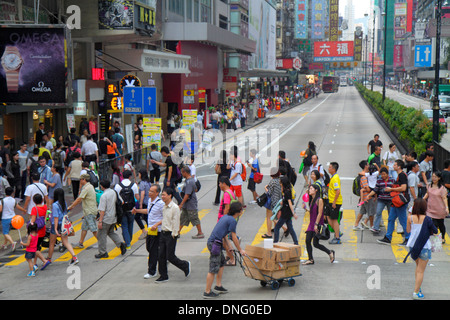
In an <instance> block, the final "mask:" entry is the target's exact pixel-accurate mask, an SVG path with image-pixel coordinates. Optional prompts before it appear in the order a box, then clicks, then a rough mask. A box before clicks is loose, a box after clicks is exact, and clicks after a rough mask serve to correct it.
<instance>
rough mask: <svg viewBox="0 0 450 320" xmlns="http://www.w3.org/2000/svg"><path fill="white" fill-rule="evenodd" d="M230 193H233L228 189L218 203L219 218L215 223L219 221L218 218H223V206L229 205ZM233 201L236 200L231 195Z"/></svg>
mask: <svg viewBox="0 0 450 320" xmlns="http://www.w3.org/2000/svg"><path fill="white" fill-rule="evenodd" d="M230 193H231V194H233V191H231V189H228V190H227V191H225V192H224V194H223V197H222V200H221V201H220V206H219V217H218V219H217V221H219V220H220V218H222V217H223V214H224V210H225V205H227V204H230V203H231V196H230ZM233 197H234V198H233V199H235V198H236V196H235V195H234V194H233Z"/></svg>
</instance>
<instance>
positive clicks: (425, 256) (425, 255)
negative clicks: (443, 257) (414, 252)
mask: <svg viewBox="0 0 450 320" xmlns="http://www.w3.org/2000/svg"><path fill="white" fill-rule="evenodd" d="M409 251H411V248H410V250H409ZM419 259H421V260H424V261H428V260H431V249H425V248H423V249H422V251H421V252H420V255H419Z"/></svg>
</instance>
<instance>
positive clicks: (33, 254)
mask: <svg viewBox="0 0 450 320" xmlns="http://www.w3.org/2000/svg"><path fill="white" fill-rule="evenodd" d="M35 257H36V252H28V251H27V252H25V259H27V260H31V259H34V258H35Z"/></svg>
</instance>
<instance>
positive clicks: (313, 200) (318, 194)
mask: <svg viewBox="0 0 450 320" xmlns="http://www.w3.org/2000/svg"><path fill="white" fill-rule="evenodd" d="M311 187H313V188H314V189H316V191H317V192H316V196H315V197H314V199H313V198H312V197H309V207H310V208H311V207H312V205H313V204H314V203H316V202H317V201H318V200H319V199H321V196H320V193H321V191H322V190H320V187H319V186H318V185H317V184H312V185H311Z"/></svg>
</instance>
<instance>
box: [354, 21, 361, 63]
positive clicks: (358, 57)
mask: <svg viewBox="0 0 450 320" xmlns="http://www.w3.org/2000/svg"><path fill="white" fill-rule="evenodd" d="M362 41H363V32H362V28H361V27H357V28H356V31H355V61H362Z"/></svg>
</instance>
